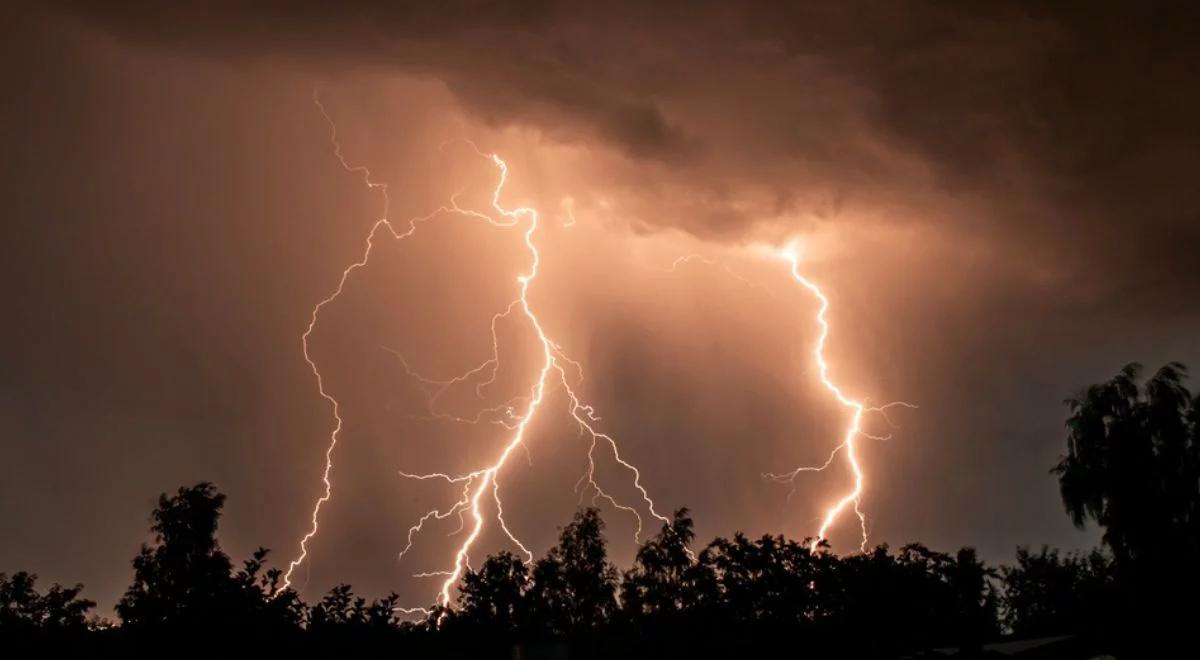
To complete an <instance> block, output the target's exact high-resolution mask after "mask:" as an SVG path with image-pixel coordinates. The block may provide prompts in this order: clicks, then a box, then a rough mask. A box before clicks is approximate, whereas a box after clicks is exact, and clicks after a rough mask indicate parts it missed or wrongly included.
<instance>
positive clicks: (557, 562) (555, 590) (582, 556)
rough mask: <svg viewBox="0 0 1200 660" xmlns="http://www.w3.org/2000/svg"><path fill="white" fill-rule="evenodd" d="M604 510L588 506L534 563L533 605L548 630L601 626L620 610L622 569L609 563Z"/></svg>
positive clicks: (579, 630)
mask: <svg viewBox="0 0 1200 660" xmlns="http://www.w3.org/2000/svg"><path fill="white" fill-rule="evenodd" d="M603 530H604V522H603V521H602V520H601V519H600V512H599V511H598V510H597V509H595V508H588V509H584V510H582V511H579V512H577V513H576V514H575V518H574V520H572V521H571V523H570V524H569V525H567V526H566V527H564V528H563V530H562V534H561V535H560V536H559V541H558V545H556V546H554V547H553V548H551V549H550V552H549V553H547V555H546V556H545V557H544V558H542V559H540V560H538V561H537V563H536V564H534V567H533V586H532V588H531V589H530V592H529V608H530V615H531V621H532V622H533V625H534V626H535V627H536V628H538V629H540V630H541V631H543V632H546V633H551V634H559V635H570V634H577V633H583V632H589V631H593V630H596V629H597V628H599V627H600V626H601V625H603V624H604V623H606V622H607V621H609V620H610V619H611V618H612V615H613V612H614V611H615V610H616V606H617V601H616V591H617V569H616V568H615V567H614V566H613V565H612V564H610V563H609V562H608V550H607V547H606V545H605V542H604V535H603Z"/></svg>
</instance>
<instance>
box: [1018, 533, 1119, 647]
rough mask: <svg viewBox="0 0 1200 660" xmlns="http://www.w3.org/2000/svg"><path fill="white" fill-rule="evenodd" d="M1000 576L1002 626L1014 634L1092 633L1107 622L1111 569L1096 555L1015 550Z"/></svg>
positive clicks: (1095, 553) (1108, 564)
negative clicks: (1014, 559) (1013, 560)
mask: <svg viewBox="0 0 1200 660" xmlns="http://www.w3.org/2000/svg"><path fill="white" fill-rule="evenodd" d="M1001 575H1002V576H1003V583H1004V596H1003V607H1004V623H1005V625H1006V626H1008V627H1009V628H1010V629H1011V630H1012V632H1013V633H1014V634H1017V635H1019V636H1024V637H1039V636H1046V635H1058V634H1063V633H1095V632H1097V631H1099V630H1101V629H1102V627H1103V626H1104V625H1105V624H1108V623H1110V622H1109V621H1107V617H1106V616H1105V612H1106V610H1108V609H1109V607H1110V604H1109V600H1110V599H1111V597H1112V596H1111V591H1112V566H1111V560H1110V559H1109V558H1108V557H1107V556H1105V555H1104V554H1103V553H1101V552H1099V551H1092V552H1091V553H1089V554H1087V555H1078V554H1072V555H1067V556H1065V557H1064V556H1060V554H1059V552H1058V551H1057V550H1050V549H1049V548H1047V547H1046V546H1042V549H1041V551H1040V552H1037V553H1033V552H1030V551H1029V549H1028V548H1018V549H1017V564H1016V566H1005V567H1003V568H1002V569H1001Z"/></svg>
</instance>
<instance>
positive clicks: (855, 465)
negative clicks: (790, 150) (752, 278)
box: [765, 245, 916, 552]
mask: <svg viewBox="0 0 1200 660" xmlns="http://www.w3.org/2000/svg"><path fill="white" fill-rule="evenodd" d="M778 254H779V256H780V257H782V258H783V259H784V260H786V261H787V262H788V264H790V270H791V275H792V279H794V280H796V282H798V283H799V284H800V285H801V286H803V287H804V288H805V289H807V290H808V292H809V293H810V294H812V296H813V297H814V298H816V299H817V302H818V308H817V316H816V319H817V325H818V326H819V327H820V334H819V335H818V337H817V343H816V345H815V346H814V347H813V359H814V360H815V361H816V363H817V372H818V375H819V376H820V379H821V385H823V386H824V387H825V389H826V390H828V391H829V392H830V393H831V394H833V396H834V398H836V399H837V401H838V403H840V404H841V405H842V406H844V407H846V408H848V409H850V411H851V414H850V421H849V423H848V424H847V426H846V431H845V433H844V434H843V435H842V441H841V442H840V443H839V444H838V445H837V446H835V447H834V448H833V451H831V452H830V453H829V458H828V459H826V460H825V462H824V463H823V464H821V465H818V466H802V467H798V468H795V469H794V470H791V471H790V472H786V473H783V474H774V473H767V474H766V475H765V476H767V477H768V478H770V479H773V480H776V481H783V482H791V483H794V482H795V479H796V477H798V476H799V475H800V474H802V473H804V472H821V471H823V470H825V469H826V468H828V467H829V466H830V465H832V464H833V460H834V459H835V458H836V457H837V455H838V452H845V454H846V462H847V464H848V465H849V467H850V471H851V473H852V474H853V476H854V480H853V487H852V488H851V489H850V490H849V491H847V492H846V493H844V494H842V495H841V496H839V497H838V498H837V500H836V501H835V502H834V504H833V505H832V506H830V507H829V509H828V510H826V512H825V515H824V517H823V518H822V519H821V526H820V527H819V528H818V529H817V536H816V538H815V540H814V543H813V545H812V547H813V550H814V551H815V550H816V548H817V547H818V543H819V542H820V541H823V540H827V539H828V538H829V536H828V532H829V528H830V527H832V526H833V525H834V524H835V523H836V522H837V519H838V516H840V515H841V513H842V512H843V511H844V510H845V509H846V508H847V507H849V508H851V509H853V511H854V514H855V515H856V516H857V517H858V524H859V529H860V531H861V533H862V537H861V541H860V543H859V550H861V551H863V552H866V550H867V540H868V536H869V534H868V531H867V517H866V515H865V514H864V513H863V511H862V508H861V504H862V494H863V489H864V487H865V485H866V475H865V473H864V472H863V468H862V465H861V463H859V460H858V453H857V447H856V443H855V440H856V439H857V438H858V437H859V436H863V437H867V438H872V439H876V440H886V439H888V438H889V437H890V436H875V435H871V434H869V433H866V432H865V431H863V430H862V422H863V416H864V415H865V414H866V413H868V412H877V413H879V414H881V415H882V416H883V417H884V419H886V420H887V421H888V423H889V424H890V423H891V420H890V419H889V418H888V417H887V411H888V409H889V408H893V407H896V406H901V407H905V408H916V406H915V405H913V404H911V403H906V402H903V401H895V402H892V403H888V404H886V405H883V406H869V405H867V403H866V402H865V401H861V400H858V399H852V398H850V397H849V396H848V395H846V394H845V393H844V392H843V391H842V388H841V387H839V386H838V385H837V384H836V383H834V382H833V380H832V379H831V378H830V377H829V362H828V361H827V360H826V359H825V344H826V342H827V341H828V339H829V319H828V318H826V313H827V312H828V311H829V298H828V297H827V296H826V295H825V293H824V292H823V291H822V290H821V288H820V287H819V286H817V285H816V283H814V282H813V281H812V280H810V279H808V278H807V277H805V276H804V275H803V274H801V272H800V257H799V255H798V254H797V251H796V248H795V246H794V245H792V246H788V247H786V248H784V249H782V250H780V251H779V252H778Z"/></svg>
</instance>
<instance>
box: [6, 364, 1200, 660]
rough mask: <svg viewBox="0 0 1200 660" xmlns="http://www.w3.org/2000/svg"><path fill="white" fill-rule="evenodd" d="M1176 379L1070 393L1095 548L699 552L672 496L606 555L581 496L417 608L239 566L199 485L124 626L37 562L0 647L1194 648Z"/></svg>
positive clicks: (1188, 517)
mask: <svg viewBox="0 0 1200 660" xmlns="http://www.w3.org/2000/svg"><path fill="white" fill-rule="evenodd" d="M1184 375H1185V371H1184V369H1183V367H1182V365H1178V364H1169V365H1167V366H1165V367H1163V368H1162V369H1160V370H1159V371H1158V372H1157V373H1155V374H1154V375H1153V376H1152V377H1151V378H1149V379H1147V380H1145V382H1141V380H1140V368H1139V367H1138V366H1137V365H1130V366H1128V367H1126V368H1125V369H1123V370H1122V371H1121V372H1120V373H1119V374H1118V375H1117V376H1115V377H1114V378H1113V379H1111V380H1110V381H1108V382H1105V383H1101V384H1098V385H1093V386H1091V387H1089V388H1087V389H1085V390H1084V391H1083V392H1082V393H1080V395H1079V396H1077V397H1075V398H1072V399H1070V400H1068V401H1067V405H1068V407H1069V409H1070V411H1071V414H1070V417H1069V418H1068V420H1067V430H1068V433H1067V451H1066V453H1065V454H1064V455H1063V457H1062V459H1061V460H1060V461H1059V463H1058V464H1057V465H1056V466H1055V467H1054V468H1053V470H1052V472H1053V473H1054V474H1056V475H1057V476H1058V479H1059V485H1060V490H1061V493H1062V499H1063V504H1064V505H1065V508H1066V511H1067V513H1068V515H1069V516H1070V517H1071V519H1072V520H1073V521H1074V522H1075V524H1077V525H1079V526H1081V527H1082V526H1083V525H1084V524H1086V523H1087V522H1089V521H1090V522H1094V523H1096V524H1098V525H1099V526H1100V527H1101V528H1103V530H1104V536H1103V542H1104V550H1103V551H1101V550H1096V551H1093V552H1091V553H1088V554H1067V555H1064V554H1061V553H1059V552H1058V551H1054V550H1049V549H1047V548H1044V547H1043V548H1042V549H1040V550H1038V551H1031V550H1028V549H1020V550H1018V552H1017V556H1016V560H1015V562H1014V563H1013V564H1012V565H1008V566H1002V567H999V568H994V567H989V566H987V565H986V564H985V563H984V562H982V561H981V560H980V559H979V558H978V557H977V556H976V554H975V552H974V551H973V550H972V549H970V548H963V549H960V550H958V551H957V552H955V553H952V554H947V553H941V552H935V551H933V550H930V549H929V548H926V547H925V546H923V545H920V544H910V545H906V546H904V547H902V548H899V549H898V550H892V549H890V548H888V547H887V546H879V547H877V548H875V549H873V550H870V551H868V552H864V553H860V554H852V555H847V556H837V555H835V554H833V553H831V552H829V550H828V547H827V546H825V545H823V544H817V545H815V546H814V545H813V544H812V543H811V542H810V541H804V542H797V541H794V540H790V539H786V538H784V537H781V536H763V537H760V538H756V539H751V538H747V537H746V536H744V535H741V534H737V535H735V536H734V537H733V538H729V539H726V538H717V539H715V540H714V541H712V542H711V543H709V544H708V545H706V546H704V547H703V548H697V547H695V545H694V541H695V536H694V533H693V525H692V520H691V518H690V517H689V515H688V512H687V511H686V510H680V511H678V512H676V513H675V516H674V518H673V520H672V521H671V522H670V523H668V524H666V525H664V526H663V527H662V529H661V530H659V532H658V534H657V535H656V536H654V537H653V538H651V539H649V540H647V541H646V542H645V543H644V544H643V545H642V546H641V547H640V548H639V550H638V552H637V554H636V556H635V559H634V562H633V565H632V566H630V567H629V568H628V569H626V570H624V571H618V569H617V568H616V567H615V566H614V565H613V564H612V563H611V562H610V561H609V560H608V554H607V548H606V545H605V539H604V535H603V522H602V520H601V519H600V515H599V513H598V512H597V511H596V510H595V509H584V510H581V511H579V512H578V513H577V514H576V516H575V518H574V519H573V520H572V521H571V522H570V523H569V524H568V525H566V526H565V527H564V528H563V529H562V533H561V536H560V538H559V541H558V543H557V544H556V545H555V546H554V547H553V548H551V549H550V550H549V551H548V552H547V554H546V555H545V556H544V557H542V558H540V559H538V560H536V561H534V562H532V563H528V562H525V561H524V560H523V559H521V558H520V557H517V556H515V555H513V554H511V553H500V554H498V555H494V556H491V557H488V558H487V559H486V561H484V562H483V563H482V564H481V565H480V566H479V567H478V568H477V569H474V570H471V571H468V572H467V574H466V575H464V576H463V579H462V581H461V583H460V585H459V587H460V588H459V593H458V595H457V600H456V603H455V606H454V607H452V608H441V607H433V608H431V610H430V612H429V613H428V615H427V616H424V617H422V618H420V619H419V620H416V621H413V620H410V618H409V617H408V616H406V615H405V612H404V611H403V610H401V609H400V608H399V606H400V602H399V599H398V597H397V596H396V595H395V594H391V595H389V596H387V597H385V598H380V599H375V600H367V599H365V598H362V597H359V596H356V595H355V594H354V593H353V591H352V590H351V588H350V587H349V586H347V585H340V586H338V587H335V588H334V589H332V590H331V591H330V592H329V593H328V594H326V595H325V596H324V597H323V598H321V600H320V601H319V602H316V603H313V604H307V603H305V602H303V601H302V600H301V599H300V597H299V595H298V594H297V593H296V592H294V591H292V590H290V589H284V588H281V580H280V577H281V574H280V571H279V570H278V569H276V568H267V565H266V558H267V551H266V550H265V549H260V550H259V551H258V552H256V553H254V555H253V556H252V557H250V558H249V559H247V560H245V561H244V562H242V564H241V566H235V565H234V563H233V561H232V560H231V559H230V558H229V557H228V555H226V554H225V553H224V552H223V551H222V550H221V548H220V545H219V543H218V542H217V523H218V521H219V518H220V513H221V509H222V507H223V505H224V502H225V498H224V496H223V495H221V494H220V493H218V492H217V491H216V489H215V488H214V487H213V486H212V485H211V484H207V483H203V484H198V485H196V486H193V487H190V488H181V489H180V490H179V491H178V492H177V493H176V494H175V495H172V496H167V495H163V496H162V497H160V499H159V502H158V506H157V507H156V508H155V510H154V513H153V515H152V524H151V530H152V533H153V541H152V542H151V543H148V544H146V545H144V546H143V547H142V549H141V551H140V552H139V553H138V555H137V556H136V557H135V558H134V560H133V569H134V580H133V583H132V584H131V585H130V586H129V588H128V589H127V590H126V592H125V594H124V596H123V597H122V598H121V600H120V602H119V603H118V604H117V606H116V614H117V621H116V623H112V622H109V621H107V620H104V619H101V618H98V617H96V616H94V615H93V616H89V612H90V611H91V610H92V609H93V608H94V605H95V604H94V603H92V602H91V601H88V600H86V599H83V598H81V591H82V587H81V586H79V585H76V586H74V587H69V588H65V587H61V586H58V585H55V586H53V587H51V588H50V589H48V590H47V591H45V592H44V593H43V592H41V591H39V590H38V589H37V587H36V578H35V577H34V576H32V575H30V574H28V573H16V574H13V575H11V576H8V575H0V657H10V656H11V657H19V656H22V655H38V656H46V655H52V654H64V653H69V654H71V655H75V656H84V657H135V656H136V657H140V656H145V657H149V656H155V657H161V656H174V657H178V656H193V655H209V656H211V655H214V654H216V653H245V652H247V651H255V652H261V653H265V654H269V655H271V656H272V657H276V656H285V655H288V656H292V657H297V656H304V657H309V656H313V657H316V656H324V657H330V656H331V657H377V656H378V657H382V656H385V655H386V656H389V657H394V656H396V655H398V654H399V655H405V654H406V655H411V656H413V657H447V658H459V657H467V656H470V657H520V658H533V657H568V656H569V657H596V658H613V657H622V656H624V657H631V658H637V657H654V658H663V657H684V656H690V657H713V656H716V655H722V656H726V655H728V656H731V657H742V656H745V655H748V654H750V653H756V654H757V653H769V652H770V653H773V652H778V650H779V649H786V650H788V652H789V654H790V655H797V656H804V655H814V654H828V655H831V656H834V657H881V658H888V657H914V656H915V654H920V653H922V652H923V651H925V650H928V649H931V648H935V647H949V648H953V649H959V656H960V657H976V656H984V657H986V651H985V650H984V645H985V644H987V643H988V642H991V641H995V640H999V639H1002V638H1004V639H1013V638H1028V637H1040V636H1051V635H1072V636H1074V639H1077V640H1079V643H1078V644H1077V645H1076V646H1075V647H1074V648H1073V649H1072V651H1071V653H1072V657H1073V656H1074V655H1076V654H1078V657H1089V654H1090V655H1095V654H1097V653H1098V652H1099V651H1105V652H1112V651H1117V655H1118V656H1119V657H1178V656H1180V655H1184V656H1186V655H1188V652H1186V651H1185V652H1184V653H1182V654H1180V653H1178V652H1177V651H1178V650H1179V649H1183V648H1192V649H1194V646H1195V645H1194V642H1193V641H1192V640H1190V639H1189V638H1190V636H1191V633H1192V627H1193V626H1194V625H1195V622H1196V621H1197V620H1200V618H1198V615H1200V601H1198V599H1197V596H1196V594H1198V593H1200V400H1197V398H1194V397H1193V396H1192V395H1191V393H1190V392H1188V390H1187V389H1186V388H1184V386H1183V384H1182V381H1183V379H1184ZM1180 644H1183V645H1184V646H1179V645H1180ZM1041 657H1065V656H1063V655H1051V656H1046V655H1043V656H1041Z"/></svg>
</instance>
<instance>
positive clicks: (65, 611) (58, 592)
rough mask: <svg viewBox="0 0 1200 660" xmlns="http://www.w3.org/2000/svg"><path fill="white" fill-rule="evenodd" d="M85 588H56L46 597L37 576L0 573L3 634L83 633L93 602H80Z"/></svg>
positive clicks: (0, 624)
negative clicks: (20, 632)
mask: <svg viewBox="0 0 1200 660" xmlns="http://www.w3.org/2000/svg"><path fill="white" fill-rule="evenodd" d="M82 592H83V585H81V584H77V585H75V586H73V587H63V586H61V585H58V584H55V585H53V586H51V587H50V589H49V590H48V591H46V593H45V594H42V593H39V592H38V590H37V575H34V574H33V573H26V572H24V571H20V572H17V573H14V574H13V575H12V577H9V576H8V575H6V574H4V573H0V630H9V631H12V630H44V631H63V630H83V629H84V628H85V627H86V626H87V613H88V610H91V609H92V608H93V607H95V606H96V603H95V602H94V601H90V600H87V599H86V598H80V597H79V594H80V593H82Z"/></svg>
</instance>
